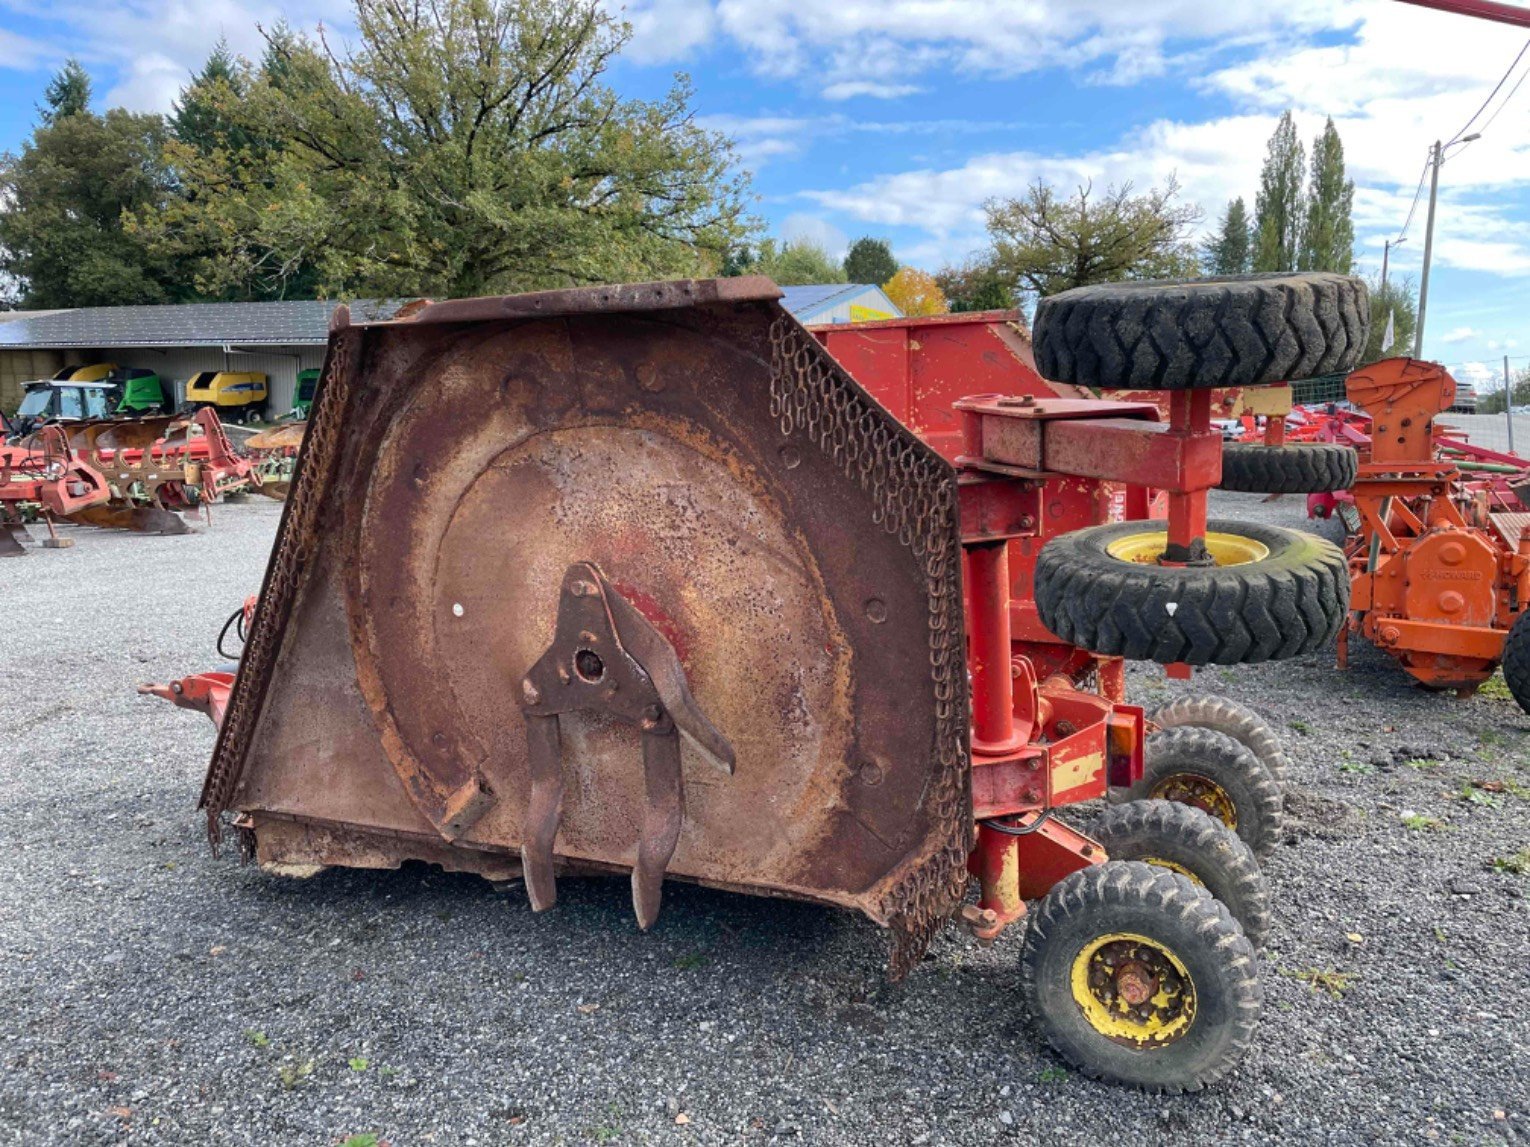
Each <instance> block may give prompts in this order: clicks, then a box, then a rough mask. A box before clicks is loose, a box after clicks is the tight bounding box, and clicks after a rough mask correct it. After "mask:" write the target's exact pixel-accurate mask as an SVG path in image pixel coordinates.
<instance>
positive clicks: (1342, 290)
mask: <svg viewBox="0 0 1530 1147" xmlns="http://www.w3.org/2000/svg"><path fill="white" fill-rule="evenodd" d="M1370 322H1371V307H1370V294H1369V291H1368V290H1367V288H1366V285H1365V283H1364V281H1363V280H1361V279H1357V278H1354V277H1352V276H1350V275H1336V274H1332V273H1330V272H1326V271H1312V272H1305V273H1302V274H1273V275H1228V276H1223V277H1219V278H1211V279H1195V280H1190V281H1185V282H1180V281H1175V280H1161V281H1148V282H1141V283H1110V284H1105V285H1102V286H1097V287H1076V288H1074V289H1073V290H1071V291H1064V292H1063V293H1062V294H1059V295H1052V296H1051V297H1049V298H1045V299H1042V300H1041V302H1040V303H1039V304H1038V305H1037V307H1036V323H1035V347H1036V367H1037V369H1038V370H1039V371H1040V373H1041V376H1042V377H1043V378H1047V379H1051V380H1052V381H1053V382H1072V383H1076V384H1078V385H1081V386H1098V387H1107V388H1118V389H1128V390H1203V389H1208V388H1211V387H1221V386H1262V385H1267V384H1269V383H1276V382H1285V381H1287V380H1288V379H1293V378H1311V377H1313V376H1314V375H1320V374H1340V373H1344V372H1347V371H1349V370H1351V369H1353V368H1354V366H1355V365H1356V364H1357V363H1358V362H1359V360H1360V355H1361V353H1362V352H1363V351H1364V349H1365V339H1366V334H1367V332H1368V330H1369V328H1370Z"/></svg>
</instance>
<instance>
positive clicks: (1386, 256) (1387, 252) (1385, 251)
mask: <svg viewBox="0 0 1530 1147" xmlns="http://www.w3.org/2000/svg"><path fill="white" fill-rule="evenodd" d="M1407 241H1408V240H1407V238H1406V237H1404V238H1402V239H1388V240H1387V241H1386V245H1385V246H1383V247H1382V248H1381V289H1382V290H1383V291H1384V290H1386V289H1387V264H1388V263H1389V262H1391V259H1392V248H1393V247H1401V246H1402V245H1403V244H1404V243H1406V242H1407Z"/></svg>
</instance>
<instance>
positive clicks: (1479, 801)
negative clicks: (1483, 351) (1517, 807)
mask: <svg viewBox="0 0 1530 1147" xmlns="http://www.w3.org/2000/svg"><path fill="white" fill-rule="evenodd" d="M1456 799H1457V800H1460V801H1465V802H1466V803H1467V804H1474V805H1480V806H1481V807H1482V808H1503V797H1501V796H1500V795H1499V794H1497V793H1495V792H1489V791H1488V790H1487V789H1482V788H1478V787H1477V786H1476V785H1474V784H1472V783H1471V782H1470V781H1468V782H1467V783H1466V784H1463V785H1462V786H1461V788H1460V790H1459V791H1458V792H1457V793H1456Z"/></svg>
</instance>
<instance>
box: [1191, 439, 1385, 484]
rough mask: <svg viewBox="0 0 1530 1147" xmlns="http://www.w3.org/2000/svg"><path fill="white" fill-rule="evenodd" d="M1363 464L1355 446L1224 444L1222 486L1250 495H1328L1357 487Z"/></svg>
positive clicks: (1316, 443)
mask: <svg viewBox="0 0 1530 1147" xmlns="http://www.w3.org/2000/svg"><path fill="white" fill-rule="evenodd" d="M1359 465H1360V462H1359V456H1358V455H1357V454H1356V453H1355V452H1354V450H1353V449H1352V448H1350V447H1348V446H1339V445H1337V444H1334V443H1331V442H1310V443H1307V442H1303V443H1291V444H1289V445H1286V446H1264V445H1261V444H1260V443H1257V442H1228V443H1225V444H1224V445H1223V447H1222V482H1221V487H1222V489H1224V490H1239V491H1242V492H1243V493H1246V494H1327V493H1330V492H1332V491H1334V490H1348V489H1349V488H1350V487H1351V486H1353V485H1354V484H1355V474H1356V472H1357V471H1358V469H1359Z"/></svg>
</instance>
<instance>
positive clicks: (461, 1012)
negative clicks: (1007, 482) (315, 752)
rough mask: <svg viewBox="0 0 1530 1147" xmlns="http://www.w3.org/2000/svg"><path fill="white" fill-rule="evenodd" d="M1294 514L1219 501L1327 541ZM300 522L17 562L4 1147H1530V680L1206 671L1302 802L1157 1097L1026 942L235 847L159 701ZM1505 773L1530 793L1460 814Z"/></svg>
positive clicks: (1294, 506)
mask: <svg viewBox="0 0 1530 1147" xmlns="http://www.w3.org/2000/svg"><path fill="white" fill-rule="evenodd" d="M1300 501H1301V500H1300V499H1295V498H1291V499H1284V500H1282V501H1281V502H1278V503H1275V504H1273V505H1267V504H1264V503H1262V502H1261V501H1260V499H1259V498H1258V497H1256V496H1229V497H1227V498H1225V499H1222V501H1221V504H1220V506H1219V507H1217V508H1218V509H1220V510H1221V511H1223V512H1232V513H1237V514H1246V515H1249V516H1258V517H1260V518H1262V519H1264V520H1269V521H1275V522H1280V523H1284V524H1287V525H1300V524H1301V518H1300V515H1301V505H1300ZM278 514H279V507H278V506H277V505H275V504H273V503H268V502H265V501H262V500H259V499H256V500H252V501H250V502H248V503H246V504H243V505H237V506H229V507H220V508H219V509H218V511H217V520H216V522H215V525H214V527H213V528H212V529H211V530H204V531H202V532H199V533H197V534H195V535H194V536H189V537H179V538H139V537H130V536H122V535H113V534H111V533H107V532H100V531H91V530H83V529H80V530H66V533H68V534H69V535H70V536H72V537H74V538H75V539H76V540H77V542H78V544H77V546H76V547H75V548H74V549H71V550H62V551H54V550H42V549H40V548H33V549H32V550H31V553H30V555H29V556H28V557H26V558H23V559H17V560H14V561H4V562H0V605H3V611H0V697H3V698H4V700H5V705H4V710H3V714H0V856H3V857H4V858H5V876H6V878H5V879H4V880H3V881H0V1142H18V1143H22V1142H24V1143H53V1142H63V1143H94V1142H117V1141H125V1142H135V1143H199V1144H200V1143H208V1142H217V1143H221V1142H237V1143H260V1144H274V1143H281V1144H332V1143H337V1142H341V1141H343V1140H344V1139H345V1138H346V1137H348V1136H352V1135H358V1134H362V1133H375V1134H377V1135H379V1136H380V1137H381V1138H382V1139H383V1140H385V1141H387V1142H389V1143H392V1144H420V1143H435V1144H456V1143H464V1144H474V1143H482V1144H491V1143H492V1144H501V1143H509V1144H514V1143H533V1142H535V1143H543V1142H563V1143H585V1142H673V1143H687V1142H698V1143H736V1142H764V1141H769V1140H774V1139H781V1140H788V1139H791V1138H797V1139H799V1140H800V1141H802V1142H814V1143H887V1142H913V1143H974V1144H976V1143H988V1142H990V1141H991V1140H993V1139H994V1138H995V1137H999V1138H1005V1137H1014V1138H1016V1139H1019V1140H1032V1139H1036V1140H1043V1141H1046V1142H1064V1143H1075V1142H1076V1143H1086V1142H1087V1143H1091V1144H1094V1143H1100V1142H1109V1141H1111V1140H1112V1139H1113V1138H1114V1139H1117V1140H1122V1139H1125V1138H1126V1137H1128V1136H1130V1137H1133V1138H1135V1139H1137V1140H1139V1141H1140V1140H1141V1139H1142V1137H1144V1136H1146V1137H1149V1139H1152V1140H1172V1141H1174V1142H1182V1143H1224V1142H1229V1141H1238V1142H1276V1141H1283V1142H1299V1143H1305V1142H1325V1143H1355V1144H1359V1143H1377V1142H1416V1141H1423V1140H1434V1139H1439V1140H1443V1141H1446V1142H1456V1141H1459V1142H1470V1143H1496V1142H1506V1141H1515V1140H1517V1139H1524V1138H1525V1137H1527V1136H1530V1058H1527V1051H1526V1048H1527V1047H1530V1008H1527V1000H1530V977H1527V973H1526V961H1527V956H1530V914H1527V901H1526V899H1525V894H1526V892H1527V891H1530V877H1525V876H1515V875H1511V874H1507V873H1503V872H1496V871H1493V870H1491V867H1490V863H1491V861H1492V859H1493V858H1495V857H1507V856H1510V855H1511V854H1513V853H1515V852H1517V851H1519V850H1521V849H1525V848H1527V847H1530V815H1527V812H1530V791H1527V789H1526V787H1525V786H1530V718H1527V717H1525V716H1524V715H1523V714H1521V713H1520V712H1519V710H1518V709H1517V708H1516V707H1515V706H1514V705H1513V703H1512V702H1511V701H1509V700H1508V699H1507V698H1505V697H1492V696H1486V695H1479V696H1478V697H1476V698H1474V699H1472V700H1470V701H1458V700H1456V699H1454V698H1453V697H1442V696H1434V695H1431V694H1428V693H1425V692H1422V691H1420V690H1418V689H1415V688H1413V687H1411V686H1410V684H1409V679H1408V678H1407V677H1406V676H1405V675H1404V674H1402V673H1401V672H1400V671H1399V670H1397V669H1396V668H1395V667H1394V666H1393V665H1392V663H1391V662H1390V661H1388V660H1387V659H1386V658H1384V657H1383V656H1381V655H1379V654H1377V653H1375V652H1374V651H1372V650H1371V649H1369V648H1368V647H1365V646H1363V645H1360V644H1358V643H1357V646H1356V648H1355V650H1354V668H1352V669H1351V670H1350V671H1349V672H1348V673H1347V674H1341V673H1339V672H1338V671H1337V670H1335V669H1334V667H1333V665H1332V663H1331V660H1330V659H1329V658H1328V657H1327V656H1314V657H1310V658H1307V659H1305V660H1302V661H1299V662H1295V663H1287V664H1284V665H1278V666H1263V667H1249V668H1240V669H1227V670H1220V669H1218V670H1211V671H1209V672H1206V673H1203V674H1200V675H1198V679H1197V680H1196V682H1194V683H1193V685H1192V686H1191V688H1193V689H1195V690H1197V691H1202V692H1206V691H1212V692H1220V693H1223V694H1225V695H1227V696H1231V697H1233V698H1236V699H1238V700H1240V701H1242V702H1244V703H1245V704H1249V705H1252V706H1253V707H1254V708H1256V709H1257V710H1259V711H1260V712H1262V713H1264V714H1265V715H1266V716H1267V717H1268V718H1269V719H1270V720H1272V721H1273V722H1274V723H1275V724H1276V726H1277V727H1278V728H1279V729H1281V730H1282V732H1283V735H1284V737H1285V740H1286V743H1287V747H1288V750H1289V752H1290V756H1291V764H1292V776H1293V782H1294V787H1295V789H1296V792H1295V794H1294V795H1293V796H1292V797H1291V801H1290V805H1291V807H1290V812H1289V827H1288V831H1287V834H1286V837H1285V841H1284V844H1283V846H1282V847H1279V848H1278V849H1277V850H1276V852H1275V854H1274V855H1273V856H1272V857H1271V858H1270V860H1269V861H1268V864H1267V871H1268V873H1269V876H1270V879H1271V881H1272V883H1273V885H1274V888H1275V890H1276V894H1277V916H1276V922H1275V927H1274V930H1273V934H1272V937H1271V941H1270V944H1269V947H1268V949H1267V950H1266V952H1265V953H1264V958H1263V961H1262V965H1263V967H1262V970H1263V976H1264V984H1265V997H1266V1011H1265V1020H1264V1024H1263V1026H1262V1028H1261V1037H1260V1038H1261V1043H1260V1045H1259V1046H1258V1047H1257V1048H1256V1050H1255V1051H1254V1053H1253V1054H1252V1055H1251V1056H1250V1057H1249V1059H1248V1060H1247V1061H1246V1062H1245V1064H1244V1066H1243V1067H1242V1068H1241V1069H1240V1070H1239V1071H1238V1072H1237V1073H1236V1075H1235V1076H1234V1077H1233V1078H1232V1079H1230V1080H1229V1081H1227V1082H1226V1083H1224V1084H1223V1085H1221V1086H1219V1087H1217V1088H1216V1089H1214V1090H1212V1091H1211V1092H1209V1093H1207V1094H1204V1095H1200V1096H1186V1097H1177V1098H1164V1097H1152V1096H1145V1095H1141V1094H1137V1093H1134V1092H1130V1091H1125V1090H1122V1089H1119V1088H1114V1087H1109V1086H1105V1085H1099V1084H1095V1083H1092V1082H1090V1081H1088V1080H1086V1079H1083V1078H1081V1077H1080V1076H1078V1075H1076V1074H1074V1073H1072V1072H1069V1071H1067V1070H1065V1069H1064V1068H1063V1067H1062V1065H1061V1064H1060V1062H1059V1061H1058V1060H1057V1059H1056V1058H1055V1057H1053V1056H1052V1055H1050V1054H1049V1053H1048V1052H1046V1051H1045V1050H1043V1049H1042V1048H1041V1047H1040V1046H1039V1045H1038V1042H1037V1040H1036V1038H1035V1036H1034V1034H1033V1033H1032V1031H1031V1030H1030V1028H1029V1027H1028V1024H1027V1020H1026V1016H1025V1015H1024V1013H1023V1010H1022V1008H1021V1007H1020V1005H1019V1002H1018V977H1017V973H1016V959H1017V954H1018V951H1019V937H1018V936H1008V937H1006V938H1005V939H1003V940H1002V941H1001V942H1000V943H999V944H998V945H997V946H996V947H994V948H993V949H991V950H988V951H984V950H981V949H979V948H977V947H976V946H975V945H974V944H972V943H971V942H969V941H967V940H965V939H963V938H961V937H959V936H958V935H957V934H956V933H954V932H948V933H947V934H946V935H945V936H943V937H942V938H941V939H940V940H939V941H937V943H936V945H935V947H934V949H933V951H932V953H931V955H930V958H929V959H928V960H927V961H926V962H925V964H924V965H923V966H922V967H921V968H920V969H919V970H917V971H916V972H915V973H914V974H913V975H912V976H911V977H910V978H909V979H908V980H907V981H906V982H905V983H903V984H901V985H896V986H890V985H888V984H886V983H885V982H884V981H883V980H882V978H881V974H880V972H881V965H882V960H883V957H884V952H885V949H884V945H883V942H882V937H881V936H880V935H879V933H878V931H877V929H875V928H874V927H872V926H871V925H869V924H867V923H865V922H863V921H861V920H859V919H857V918H854V917H852V916H849V915H844V914H839V913H835V912H833V911H830V910H826V909H820V908H813V907H807V906H801V905H794V904H787V903H780V902H772V901H765V900H757V899H750V898H746V897H742V896H732V895H727V894H724V893H719V892H710V891H706V890H702V889H695V888H688V887H683V886H673V885H672V886H671V887H670V889H669V890H667V892H666V900H665V911H664V916H663V918H662V920H661V921H660V924H659V926H658V927H657V928H656V929H655V930H654V932H653V933H651V934H650V935H647V936H643V935H640V934H638V932H637V930H636V928H635V926H634V924H633V922H632V919H631V912H630V906H629V899H628V890H627V887H626V884H625V883H624V882H622V881H619V880H587V881H574V880H566V881H564V882H563V883H562V884H561V885H560V889H559V897H560V902H559V905H558V908H557V910H556V911H554V912H551V913H549V914H547V915H545V916H541V917H536V918H533V917H532V915H531V913H530V911H529V909H528V907H527V904H526V899H525V896H524V894H523V892H522V890H521V889H520V888H519V887H518V886H512V887H509V888H505V889H496V888H495V887H493V886H491V885H490V884H488V883H487V882H484V881H481V880H479V879H477V878H473V877H467V876H452V875H445V874H442V873H439V872H436V871H433V870H430V869H427V868H423V867H411V868H408V869H406V870H403V871H400V872H394V873H372V872H328V873H325V874H323V875H321V876H319V877H317V878H315V879H313V880H311V881H307V882H293V881H284V880H281V879H277V878H274V877H270V876H266V875H264V874H262V873H261V872H259V871H258V870H256V869H254V868H242V867H240V866H239V865H238V864H237V863H236V862H234V861H233V860H231V859H228V858H225V859H222V860H215V859H213V858H212V857H211V856H210V855H209V853H208V850H207V847H206V844H205V841H204V839H203V835H202V825H201V820H200V817H199V816H198V814H197V813H196V811H195V809H194V805H195V801H196V797H197V791H198V786H199V784H200V781H201V776H202V769H203V765H204V762H205V761H206V758H207V755H208V752H209V750H210V748H211V745H212V728H211V726H210V725H209V724H208V723H207V722H206V721H205V720H204V719H202V718H201V717H200V716H198V715H196V714H192V713H187V712H182V711H178V710H174V709H172V708H170V707H169V706H167V705H165V704H163V703H162V702H157V701H154V700H152V699H149V698H140V697H137V696H135V694H134V692H133V685H134V684H135V683H136V682H138V681H141V680H146V679H154V678H158V679H164V678H166V677H170V676H176V675H179V674H181V673H184V672H188V671H191V670H193V669H196V668H202V667H207V666H210V665H211V664H212V663H213V662H214V661H215V660H216V658H215V655H214V654H213V651H212V648H211V646H212V641H213V638H214V636H215V634H216V631H217V628H218V626H219V624H220V623H221V622H222V620H223V618H224V617H225V616H227V614H228V613H229V612H230V611H231V610H233V609H234V608H235V607H236V606H237V605H238V604H239V602H240V601H241V600H242V599H243V597H244V595H245V594H247V593H250V592H253V591H254V589H255V588H257V587H258V584H259V576H260V573H261V571H262V568H263V565H264V562H265V557H266V552H267V549H268V547H269V544H270V540H271V538H272V536H273V534H274V531H275V527H276V522H277V517H278ZM1130 683H1131V691H1132V696H1133V699H1135V700H1137V701H1139V702H1142V703H1144V704H1148V705H1153V704H1156V703H1158V702H1159V701H1161V700H1163V699H1165V698H1167V697H1169V696H1171V695H1174V694H1176V693H1177V692H1179V691H1180V690H1181V689H1182V688H1183V687H1182V686H1180V685H1178V684H1176V683H1166V682H1165V681H1164V680H1163V679H1162V676H1161V674H1160V673H1159V672H1158V671H1157V670H1156V669H1153V668H1151V667H1146V666H1143V667H1133V669H1132V671H1131V676H1130ZM1472 780H1501V781H1504V782H1508V783H1511V787H1512V789H1513V790H1514V791H1511V792H1509V793H1505V794H1503V795H1502V796H1501V797H1489V796H1487V795H1486V794H1480V795H1479V797H1478V799H1479V800H1483V799H1486V800H1488V802H1489V803H1481V804H1479V803H1474V802H1472V801H1469V800H1463V799H1461V797H1460V794H1461V793H1462V792H1463V791H1464V790H1463V786H1466V785H1468V783H1469V782H1470V781H1472ZM1410 813H1413V814H1417V815H1419V816H1425V817H1430V818H1434V819H1435V820H1437V821H1438V822H1439V823H1438V826H1437V827H1436V826H1430V825H1428V822H1424V821H1418V820H1414V821H1412V822H1411V823H1412V824H1415V825H1420V826H1424V827H1416V828H1410V827H1408V823H1410V822H1405V820H1404V817H1405V816H1407V815H1408V814H1410ZM1080 819H1081V820H1087V813H1086V814H1084V815H1083V816H1082V817H1081V818H1080ZM1313 973H1325V974H1326V973H1337V976H1336V977H1334V978H1333V979H1331V980H1330V982H1331V983H1333V984H1334V985H1335V986H1334V990H1333V992H1331V993H1330V992H1329V991H1326V990H1323V989H1322V988H1320V987H1316V986H1313V985H1312V984H1310V983H1308V982H1307V980H1306V979H1304V978H1303V977H1310V976H1311V975H1312V974H1313ZM1341 985H1347V986H1341ZM360 1142H367V1140H361V1141H360Z"/></svg>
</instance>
